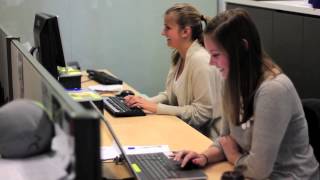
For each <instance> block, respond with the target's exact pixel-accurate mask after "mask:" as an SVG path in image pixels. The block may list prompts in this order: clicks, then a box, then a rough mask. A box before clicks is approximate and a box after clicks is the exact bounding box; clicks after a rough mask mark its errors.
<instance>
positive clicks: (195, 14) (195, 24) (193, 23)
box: [165, 3, 208, 65]
mask: <svg viewBox="0 0 320 180" xmlns="http://www.w3.org/2000/svg"><path fill="white" fill-rule="evenodd" d="M170 13H174V14H175V16H176V17H177V22H176V23H177V24H178V25H179V28H180V29H183V28H185V27H187V26H189V27H190V28H191V32H192V34H191V40H192V41H194V40H196V39H197V40H198V42H199V43H200V44H202V45H203V36H202V34H203V27H202V21H204V22H205V24H207V19H208V17H205V16H203V15H202V14H201V13H200V12H199V11H198V10H197V9H196V8H195V7H194V6H192V5H190V4H188V3H177V4H175V5H174V6H172V7H170V8H169V9H167V10H166V12H165V15H168V14H170ZM179 59H180V54H179V52H178V51H176V50H174V51H173V53H172V63H173V64H174V65H175V64H177V62H178V60H179Z"/></svg>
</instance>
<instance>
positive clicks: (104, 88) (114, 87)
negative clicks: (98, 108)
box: [88, 84, 123, 92]
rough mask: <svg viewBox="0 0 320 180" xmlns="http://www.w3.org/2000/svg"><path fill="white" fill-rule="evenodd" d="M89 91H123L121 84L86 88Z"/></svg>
mask: <svg viewBox="0 0 320 180" xmlns="http://www.w3.org/2000/svg"><path fill="white" fill-rule="evenodd" d="M88 88H89V89H90V90H94V91H109V92H118V91H122V90H123V86H122V84H116V85H102V84H99V85H94V86H89V87H88Z"/></svg>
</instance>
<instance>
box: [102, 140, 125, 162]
mask: <svg viewBox="0 0 320 180" xmlns="http://www.w3.org/2000/svg"><path fill="white" fill-rule="evenodd" d="M100 153H101V155H100V159H101V160H107V159H114V158H115V157H117V156H119V155H120V150H119V148H118V146H117V145H116V143H115V142H113V143H112V145H111V146H103V147H101V148H100Z"/></svg>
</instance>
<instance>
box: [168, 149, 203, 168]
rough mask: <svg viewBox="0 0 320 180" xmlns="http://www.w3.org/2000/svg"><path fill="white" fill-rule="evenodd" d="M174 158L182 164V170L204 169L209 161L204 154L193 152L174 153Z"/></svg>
mask: <svg viewBox="0 0 320 180" xmlns="http://www.w3.org/2000/svg"><path fill="white" fill-rule="evenodd" d="M172 157H173V160H175V161H178V162H180V165H181V168H194V167H204V166H205V165H206V164H208V159H207V158H206V156H205V155H204V154H198V153H196V152H193V151H179V152H176V153H174V154H173V155H172ZM186 166H187V167H186Z"/></svg>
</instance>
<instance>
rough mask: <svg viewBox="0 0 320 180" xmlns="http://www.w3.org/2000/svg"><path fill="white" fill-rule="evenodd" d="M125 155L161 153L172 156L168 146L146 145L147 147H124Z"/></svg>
mask: <svg viewBox="0 0 320 180" xmlns="http://www.w3.org/2000/svg"><path fill="white" fill-rule="evenodd" d="M123 148H124V151H125V152H126V154H147V153H157V152H163V153H164V154H166V155H170V154H172V152H171V151H170V149H169V146H168V145H148V146H124V147H123Z"/></svg>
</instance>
